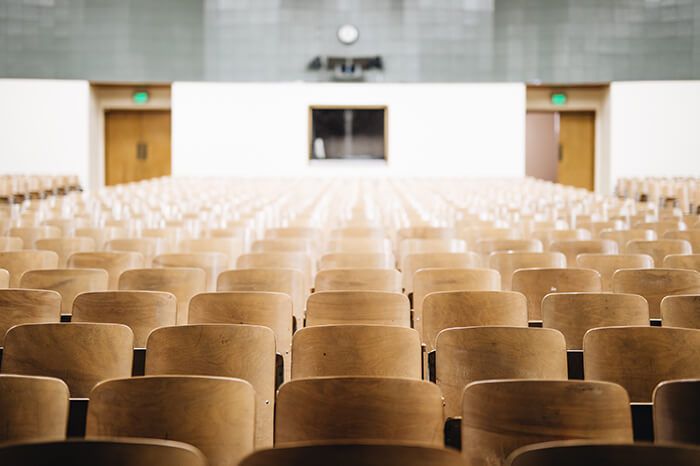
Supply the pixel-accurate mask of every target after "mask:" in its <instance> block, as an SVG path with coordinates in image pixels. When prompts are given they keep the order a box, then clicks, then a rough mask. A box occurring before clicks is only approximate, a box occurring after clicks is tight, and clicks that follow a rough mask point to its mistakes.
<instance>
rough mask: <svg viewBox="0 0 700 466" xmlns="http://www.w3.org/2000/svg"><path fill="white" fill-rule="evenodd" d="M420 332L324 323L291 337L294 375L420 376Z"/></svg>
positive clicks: (396, 328) (416, 377)
mask: <svg viewBox="0 0 700 466" xmlns="http://www.w3.org/2000/svg"><path fill="white" fill-rule="evenodd" d="M421 374H422V369H421V346H420V338H419V337H418V332H416V331H415V330H413V329H411V328H406V327H395V326H388V325H321V326H316V327H307V328H303V329H301V330H298V331H297V332H296V333H295V334H294V336H293V337H292V379H300V378H305V377H327V376H380V377H408V378H415V379H420V378H421Z"/></svg>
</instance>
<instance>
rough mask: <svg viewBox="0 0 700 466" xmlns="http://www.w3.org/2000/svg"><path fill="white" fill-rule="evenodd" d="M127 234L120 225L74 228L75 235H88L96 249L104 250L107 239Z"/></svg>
mask: <svg viewBox="0 0 700 466" xmlns="http://www.w3.org/2000/svg"><path fill="white" fill-rule="evenodd" d="M128 234H129V233H128V231H127V230H126V229H125V228H121V227H85V228H76V229H75V236H83V237H88V238H92V239H93V240H94V241H95V250H96V251H102V250H104V247H105V243H106V242H107V241H110V240H113V239H117V238H124V237H126V236H127V235H128Z"/></svg>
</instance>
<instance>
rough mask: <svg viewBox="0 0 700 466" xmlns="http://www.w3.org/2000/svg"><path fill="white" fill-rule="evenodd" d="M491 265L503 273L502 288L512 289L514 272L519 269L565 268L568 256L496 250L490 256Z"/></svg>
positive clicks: (553, 253)
mask: <svg viewBox="0 0 700 466" xmlns="http://www.w3.org/2000/svg"><path fill="white" fill-rule="evenodd" d="M489 267H490V268H492V269H495V270H497V271H498V272H499V273H500V274H501V289H502V290H504V291H510V290H511V288H512V286H511V285H512V282H513V272H515V271H516V270H518V269H531V268H536V267H542V268H545V267H547V268H555V267H558V268H564V267H566V256H565V255H564V254H562V253H560V252H494V253H492V254H491V255H490V256H489Z"/></svg>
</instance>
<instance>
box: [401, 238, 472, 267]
mask: <svg viewBox="0 0 700 466" xmlns="http://www.w3.org/2000/svg"><path fill="white" fill-rule="evenodd" d="M466 250H467V245H466V243H465V242H464V240H461V239H454V238H437V239H416V238H410V239H404V240H402V241H401V242H400V243H398V260H399V263H398V265H399V270H403V269H404V265H403V264H404V261H405V259H406V257H407V256H409V255H411V254H421V253H422V254H437V253H446V252H466Z"/></svg>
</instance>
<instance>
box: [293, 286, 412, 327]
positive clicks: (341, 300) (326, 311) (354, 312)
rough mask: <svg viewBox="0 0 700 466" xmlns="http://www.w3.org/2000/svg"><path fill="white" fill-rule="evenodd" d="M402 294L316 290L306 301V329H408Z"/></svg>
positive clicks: (407, 307)
mask: <svg viewBox="0 0 700 466" xmlns="http://www.w3.org/2000/svg"><path fill="white" fill-rule="evenodd" d="M410 308H411V306H410V304H409V302H408V298H407V297H406V295H404V294H401V293H392V292H387V291H319V292H316V293H314V294H312V295H311V296H309V299H307V300H306V326H307V327H313V326H316V325H338V324H376V325H396V326H401V327H410V326H411V309H410Z"/></svg>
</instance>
